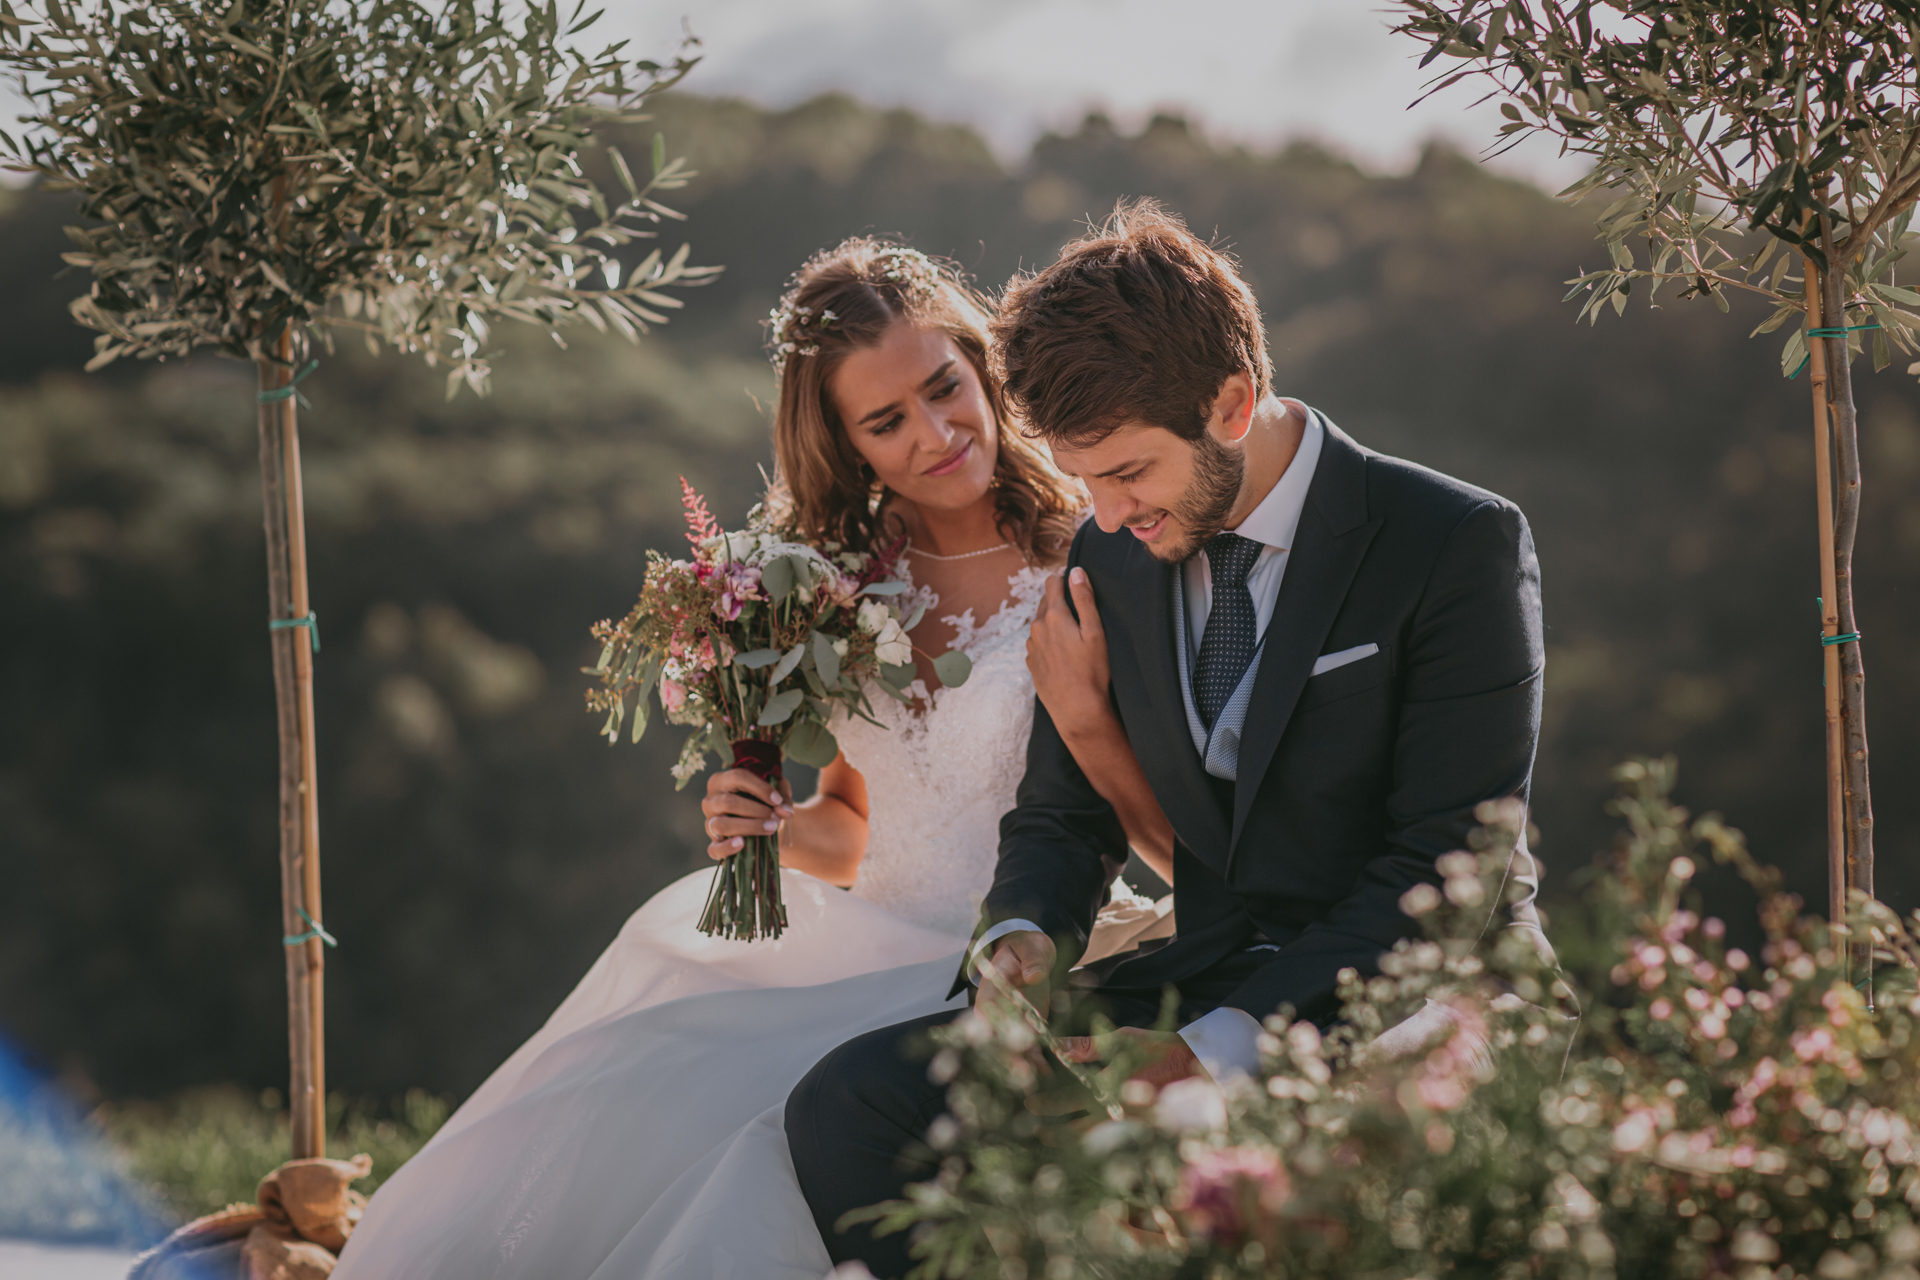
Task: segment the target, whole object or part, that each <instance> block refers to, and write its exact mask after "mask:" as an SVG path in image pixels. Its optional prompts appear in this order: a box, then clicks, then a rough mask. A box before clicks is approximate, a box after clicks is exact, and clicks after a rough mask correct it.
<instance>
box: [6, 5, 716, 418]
mask: <svg viewBox="0 0 1920 1280" xmlns="http://www.w3.org/2000/svg"><path fill="white" fill-rule="evenodd" d="M585 25H586V23H585V21H583V20H580V13H579V11H578V10H576V11H575V13H574V14H573V16H572V18H567V19H563V17H562V16H561V13H560V11H559V9H558V7H557V6H555V5H547V6H537V5H536V6H532V7H529V8H527V9H525V10H524V11H522V12H519V13H518V15H517V16H510V15H509V13H508V11H506V10H504V9H502V8H498V7H495V6H492V5H488V4H483V3H481V2H480V0H446V3H428V2H427V0H379V2H378V3H374V2H371V0H356V2H350V3H328V2H327V0H233V2H232V3H230V4H206V3H203V2H202V0H154V2H153V3H145V4H139V5H67V4H63V3H60V0H26V2H24V3H22V2H19V0H13V2H12V3H8V4H0V68H5V69H6V70H7V71H9V72H12V73H14V74H16V75H18V76H19V77H20V78H21V81H22V83H23V86H24V90H25V93H26V96H27V99H28V104H29V109H28V111H27V113H26V114H25V116H24V117H23V123H24V124H25V125H26V128H25V130H24V131H23V132H21V133H18V134H12V135H3V136H0V154H4V156H5V157H6V162H7V164H8V167H10V168H13V169H15V170H17V171H19V172H23V173H32V174H36V175H38V176H39V178H40V179H41V182H42V184H43V185H44V186H45V187H46V188H48V189H50V190H65V191H72V192H74V193H76V194H77V196H78V197H79V202H80V211H81V213H82V215H83V216H84V217H85V218H86V219H87V223H86V225H84V226H79V227H72V228H69V229H68V237H69V239H70V240H71V241H72V242H73V245H74V250H75V251H74V252H72V253H69V254H67V255H66V260H67V261H68V263H70V264H71V265H73V266H76V267H79V268H81V269H83V270H84V271H85V272H86V273H87V274H88V275H89V276H90V277H91V287H90V288H89V290H88V292H87V293H86V294H85V295H84V296H82V297H80V298H77V299H76V300H75V301H74V304H73V314H74V317H75V318H76V319H77V320H78V321H79V322H80V323H81V324H83V325H86V326H87V327H88V328H91V329H94V330H96V331H98V334H99V336H98V338H96V340H95V344H94V357H93V360H92V362H91V365H90V367H92V368H99V367H100V366H102V365H105V364H109V363H111V362H112V361H114V360H117V359H119V358H120V357H122V356H138V357H163V356H170V357H180V356H185V355H187V354H188V353H189V352H191V351H193V350H194V349H196V348H200V347H212V348H215V349H217V350H220V351H222V352H225V353H227V354H229V355H233V356H238V357H245V358H249V359H255V360H258V359H262V358H270V357H271V356H272V355H273V349H274V344H275V342H276V339H277V337H278V336H279V335H280V334H281V332H282V331H283V330H289V329H290V330H291V332H292V335H293V338H294V358H295V359H296V360H298V361H301V362H304V361H305V360H306V359H307V358H308V355H309V348H310V347H312V346H315V345H318V346H319V347H321V348H322V349H325V350H331V343H332V338H333V335H334V334H335V333H336V332H347V333H354V334H358V335H361V336H363V337H364V338H365V339H366V340H367V341H368V342H369V343H371V344H373V345H375V346H378V345H381V344H385V345H387V346H391V347H393V348H395V349H397V350H400V351H403V352H410V353H415V354H418V355H420V356H422V357H423V358H424V359H425V360H426V362H427V363H428V364H430V365H436V366H440V367H444V368H445V369H446V370H447V374H448V390H449V394H452V393H453V392H455V391H457V390H458V389H459V388H460V387H462V386H467V387H471V388H473V389H474V390H476V391H484V390H485V389H486V385H487V379H488V376H489V366H488V362H487V350H488V347H489V345H490V342H491V337H492V330H493V327H494V326H495V325H496V324H497V323H498V322H500V321H503V320H517V321H522V322H526V323H530V324H534V325H537V326H539V327H542V328H545V329H548V330H551V331H554V332H555V333H556V336H557V335H558V332H559V331H560V330H562V329H564V328H566V327H568V326H571V325H575V324H587V325H590V326H592V327H593V328H595V329H598V330H604V331H613V332H618V333H620V334H622V335H623V336H625V337H627V338H630V339H632V338H637V337H638V336H639V335H640V334H641V333H644V332H645V331H646V330H647V329H648V327H650V326H651V325H654V324H658V323H661V322H662V321H664V320H665V319H666V317H667V313H669V312H671V311H672V310H674V309H676V308H678V307H679V306H680V305H681V302H680V299H679V298H677V297H675V296H673V295H672V293H670V292H668V291H669V290H674V289H680V288H684V287H686V286H688V285H695V284H700V283H703V282H705V281H706V280H708V279H711V277H712V276H713V274H714V270H713V269H712V268H706V267H695V266H691V265H689V250H688V247H687V246H686V245H682V246H680V247H679V248H678V249H676V250H675V251H674V252H673V253H672V254H670V255H663V254H662V253H661V252H660V251H659V250H657V249H656V250H655V251H654V252H652V253H650V254H649V255H647V257H646V258H645V260H644V261H642V262H641V263H640V264H639V266H638V267H636V268H634V269H632V270H630V271H625V272H622V270H621V263H620V260H619V256H618V255H619V254H620V253H621V252H622V251H623V250H625V249H626V248H627V247H628V246H631V245H635V244H637V243H638V242H641V241H644V240H647V239H651V238H653V237H655V236H657V234H658V230H657V228H658V227H659V226H660V225H661V224H662V223H663V222H664V221H666V220H669V219H673V218H677V217H678V216H679V215H677V214H676V213H674V211H673V210H671V209H670V208H668V207H667V206H665V205H663V204H661V203H659V200H658V197H659V196H661V195H663V194H665V193H667V192H668V191H671V190H675V189H678V188H680V187H682V186H684V185H685V183H686V180H687V179H688V178H689V177H691V176H692V175H691V172H690V171H688V170H687V169H685V168H684V167H680V166H679V164H678V162H677V161H673V162H668V161H666V160H665V159H664V151H663V147H664V142H663V141H662V140H659V139H656V141H655V144H654V157H653V159H654V165H653V170H654V172H653V176H652V178H651V179H650V180H649V181H648V182H647V183H645V184H644V185H639V184H636V185H634V186H633V187H631V189H629V190H627V191H625V192H622V193H621V194H620V195H619V196H618V197H609V196H608V194H607V193H606V192H603V191H602V190H600V188H599V187H598V186H597V185H596V184H595V183H594V182H593V180H592V179H591V178H589V177H588V176H586V171H585V169H584V168H583V167H582V164H581V158H582V157H583V156H585V155H586V153H587V152H588V151H590V150H591V149H592V148H593V147H594V146H596V145H597V142H596V131H597V130H598V129H599V128H600V127H601V126H602V125H607V124H613V123H620V122H628V121H632V120H636V119H644V118H645V117H644V115H643V114H641V113H639V111H638V108H640V107H641V106H642V105H643V104H644V103H645V101H646V100H647V99H648V98H649V97H651V96H652V95H653V94H655V93H657V92H659V91H660V90H662V89H666V88H668V87H670V86H672V85H673V84H675V83H677V82H678V81H679V80H680V79H681V78H682V77H684V76H685V75H686V74H687V72H688V71H690V70H691V69H692V68H693V66H694V64H695V62H696V61H697V59H695V58H693V57H690V56H687V54H686V51H685V50H683V51H682V53H681V54H680V55H679V56H677V57H675V58H674V59H673V60H672V61H671V62H668V63H666V64H661V63H655V62H648V61H633V60H630V59H628V58H627V57H626V56H625V55H624V54H623V53H622V52H621V46H619V45H612V46H609V47H608V48H606V49H605V50H604V51H602V52H600V53H597V54H593V53H587V52H583V51H582V50H581V49H580V48H579V47H578V42H577V35H576V33H577V32H579V31H580V30H581V29H582V28H583V27H584V26H585ZM614 169H615V172H616V173H618V174H621V175H623V177H622V184H623V185H625V184H626V182H627V180H628V179H630V178H631V177H632V175H631V173H630V172H629V171H628V170H627V169H626V163H625V161H624V159H616V160H614ZM623 275H624V277H625V278H624V282H623V283H621V284H619V285H618V286H617V287H614V286H611V285H609V287H606V288H603V289H593V288H589V287H588V283H589V281H594V280H605V281H614V280H620V279H621V277H622V276H623Z"/></svg>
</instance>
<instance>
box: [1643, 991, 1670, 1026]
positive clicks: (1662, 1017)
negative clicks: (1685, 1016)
mask: <svg viewBox="0 0 1920 1280" xmlns="http://www.w3.org/2000/svg"><path fill="white" fill-rule="evenodd" d="M1647 1016H1648V1017H1649V1018H1652V1019H1653V1020H1654V1021H1655V1022H1665V1021H1666V1020H1667V1019H1668V1018H1670V1017H1672V1016H1673V1001H1671V1000H1669V999H1667V998H1666V997H1665V996H1661V997H1660V998H1659V999H1658V1000H1655V1001H1654V1002H1653V1003H1652V1004H1650V1005H1648V1006H1647Z"/></svg>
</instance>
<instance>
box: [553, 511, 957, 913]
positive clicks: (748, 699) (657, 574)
mask: <svg viewBox="0 0 1920 1280" xmlns="http://www.w3.org/2000/svg"><path fill="white" fill-rule="evenodd" d="M680 488H681V493H682V497H683V501H684V503H685V506H686V512H687V540H688V541H689V542H691V543H692V544H693V555H692V558H691V559H686V560H670V559H668V558H667V557H666V556H664V555H662V554H660V553H659V552H657V551H654V552H649V553H648V554H647V580H646V585H645V587H644V588H642V590H641V592H640V601H639V603H638V604H636V605H635V606H634V607H633V611H632V612H631V613H629V614H628V615H627V616H626V617H625V618H624V619H622V620H621V621H620V622H619V623H617V624H616V623H613V622H611V621H607V622H601V623H598V624H597V625H595V627H594V628H593V636H594V638H595V639H596V640H599V641H601V642H602V643H603V645H604V648H602V649H601V651H600V661H599V663H598V665H596V666H593V667H589V668H587V669H586V670H587V673H588V674H589V675H594V676H598V677H599V679H600V687H599V688H597V689H593V690H590V691H589V692H588V694H587V704H588V706H589V707H590V708H592V709H593V710H594V711H597V712H598V711H604V712H605V713H606V716H607V719H606V723H605V725H603V726H602V727H601V732H602V733H604V734H605V735H606V736H607V740H608V741H609V742H617V741H618V740H619V737H620V731H621V728H622V726H623V725H625V724H628V723H629V722H630V723H631V729H630V730H629V733H630V737H631V740H632V741H634V742H638V741H640V735H641V733H642V732H644V731H645V729H646V727H647V720H648V718H649V712H650V706H651V703H650V699H652V698H654V697H658V698H659V700H660V707H661V709H662V711H664V712H665V714H666V717H667V719H668V721H669V722H671V723H673V724H680V725H686V726H688V727H690V728H691V729H692V730H693V732H692V733H690V734H689V735H688V736H687V741H686V745H685V746H684V747H683V748H682V749H681V752H680V760H679V763H677V764H675V765H674V767H673V776H674V779H675V780H676V783H677V784H678V786H680V787H684V786H686V784H687V783H688V782H689V781H690V780H691V779H692V778H693V776H694V775H695V774H697V773H699V772H700V770H701V769H703V768H705V766H706V757H707V753H708V752H712V753H713V754H714V755H716V756H718V757H719V758H720V759H721V760H722V761H723V762H724V761H726V760H727V759H728V757H729V756H731V758H732V763H733V765H734V767H735V768H740V769H746V770H748V771H749V772H751V773H753V774H755V775H757V776H759V777H761V778H765V779H766V780H768V781H769V782H774V783H778V782H779V781H780V777H781V771H780V764H781V761H782V759H783V758H786V757H791V758H793V759H795V760H798V761H800V762H801V763H802V764H808V765H813V766H815V767H820V766H824V765H827V764H831V763H832V762H833V759H834V757H835V756H836V755H837V754H839V750H840V748H839V744H838V743H836V742H835V741H834V737H833V733H832V730H831V729H830V728H829V727H828V726H829V724H830V723H831V721H832V719H833V715H834V712H835V710H836V709H838V710H841V711H844V712H845V713H846V714H848V715H854V716H859V717H861V718H862V719H865V720H867V721H869V722H874V721H873V707H872V704H871V703H870V702H869V701H868V700H867V691H868V690H869V689H870V688H872V689H878V690H880V691H881V692H882V693H883V694H885V695H886V696H888V697H891V698H894V699H896V700H898V701H901V702H906V701H908V697H907V693H906V690H907V687H908V686H909V685H910V684H912V682H913V679H914V665H913V644H912V642H911V641H910V640H908V638H907V633H908V632H909V631H911V630H913V628H914V627H915V626H916V625H917V624H918V623H919V621H920V618H921V615H923V614H924V613H925V612H926V609H927V607H928V605H929V604H930V603H932V601H931V597H930V596H929V595H928V594H927V593H925V592H914V591H913V590H912V588H911V587H910V586H909V585H908V584H907V583H906V582H904V581H902V580H901V579H900V578H899V577H898V576H897V563H898V556H899V548H898V547H893V548H889V549H887V550H886V551H883V552H877V553H872V554H869V553H866V552H859V551H848V550H843V549H841V548H840V547H839V546H837V545H836V544H834V543H827V544H826V545H825V546H824V547H819V548H816V547H812V546H808V545H807V544H805V543H803V542H801V541H800V540H799V539H798V537H797V535H795V534H794V532H793V531H792V530H791V529H789V528H786V527H784V526H783V525H782V523H781V522H780V521H779V520H778V519H777V518H776V517H775V516H773V515H771V514H769V512H768V511H767V510H766V508H765V507H764V506H762V507H755V508H754V509H753V511H752V512H751V513H749V515H748V519H747V527H746V528H745V529H743V530H739V531H736V532H728V531H725V530H723V529H721V528H720V526H719V525H718V523H716V522H715V520H714V518H713V516H712V514H711V513H710V512H709V511H708V509H707V504H706V502H705V501H704V500H703V499H702V498H701V497H700V495H699V494H697V493H695V492H694V491H693V488H692V486H691V485H689V484H687V482H686V480H685V479H682V480H681V481H680ZM933 666H934V670H935V672H936V673H937V674H938V675H939V677H940V680H941V682H942V683H943V684H945V685H947V686H948V687H952V686H955V685H959V684H961V683H963V682H964V681H965V680H966V678H967V675H968V673H969V671H970V670H971V667H972V664H971V663H970V662H969V661H968V659H967V656H966V655H965V654H964V653H961V652H960V651H959V650H957V649H955V650H950V651H948V652H947V653H944V654H942V655H941V656H940V657H938V658H936V659H935V660H934V663H933ZM875 723H877V722H875ZM779 857H780V853H779V839H778V837H777V836H756V837H753V838H750V839H748V840H747V842H746V844H745V846H744V847H743V848H742V849H741V851H740V852H739V853H737V854H735V855H734V856H733V857H731V858H728V859H727V860H726V861H725V862H723V863H721V865H720V866H719V868H718V869H717V870H716V871H715V873H714V878H713V891H712V892H711V893H710V894H709V895H708V898H707V907H706V911H705V912H704V913H703V914H702V916H701V918H700V930H701V932H703V933H707V934H712V935H716V936H720V937H729V938H737V939H741V940H743V941H750V940H752V939H754V938H760V937H767V938H777V937H779V936H780V933H781V931H782V930H783V929H784V928H785V927H786V923H787V914H786V908H785V907H784V906H783V905H782V903H781V901H780V862H779Z"/></svg>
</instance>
